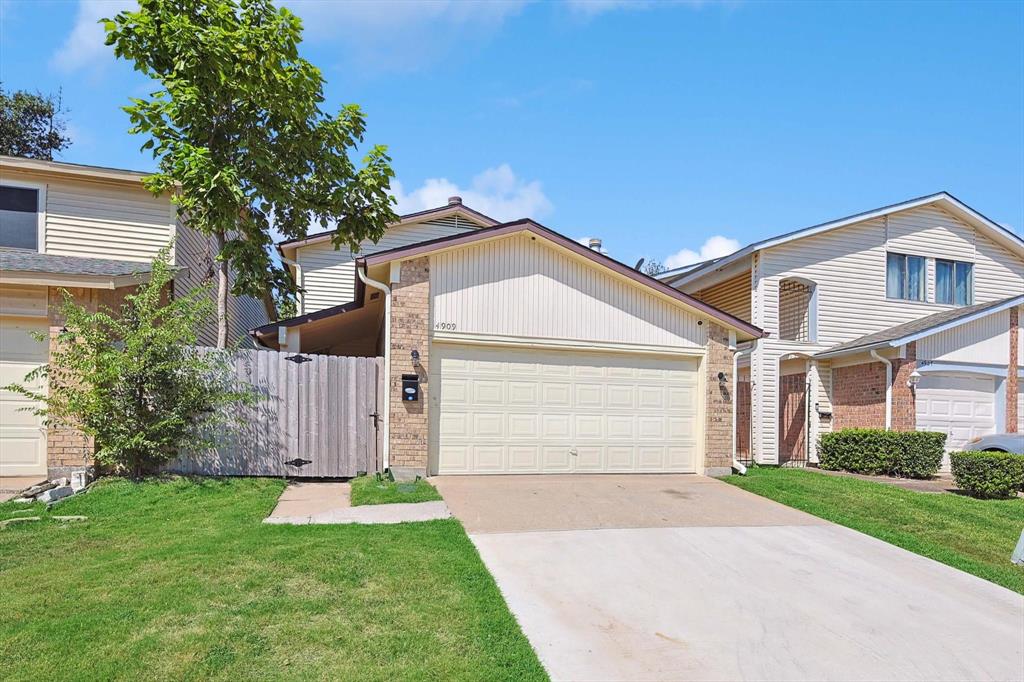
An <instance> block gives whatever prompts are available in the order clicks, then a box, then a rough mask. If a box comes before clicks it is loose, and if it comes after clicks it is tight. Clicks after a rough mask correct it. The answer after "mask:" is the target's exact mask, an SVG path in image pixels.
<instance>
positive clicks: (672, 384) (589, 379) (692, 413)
mask: <svg viewBox="0 0 1024 682" xmlns="http://www.w3.org/2000/svg"><path fill="white" fill-rule="evenodd" d="M453 356H454V357H453ZM432 357H434V358H435V362H436V363H437V364H436V365H435V368H437V369H438V371H439V372H440V374H441V380H440V381H439V384H440V386H441V390H440V392H439V393H440V395H438V396H436V400H437V401H438V403H437V407H438V409H439V412H440V415H439V416H438V417H437V421H436V422H435V423H436V424H437V428H438V434H437V439H436V442H437V446H436V448H437V455H436V456H437V460H436V461H437V469H438V471H439V472H440V473H502V472H515V473H571V472H574V471H575V472H594V473H597V472H606V471H607V472H612V471H616V472H633V471H652V472H653V471H694V470H695V469H696V466H697V459H698V456H697V455H698V453H699V449H698V448H697V445H696V439H695V437H694V434H695V433H696V431H697V414H696V409H695V405H696V402H697V389H696V387H697V381H696V375H695V373H694V371H695V369H696V368H697V367H698V364H697V363H696V362H694V361H692V360H689V359H687V360H680V359H678V358H667V357H654V356H643V357H638V356H630V355H625V354H607V355H604V354H592V353H577V352H570V351H518V350H503V349H502V350H500V349H488V348H468V347H466V348H464V347H456V346H449V345H446V344H438V346H437V347H435V348H434V350H433V351H432ZM453 360H455V362H453ZM480 369H484V370H486V371H484V372H482V373H481V372H479V371H478V370H480Z"/></svg>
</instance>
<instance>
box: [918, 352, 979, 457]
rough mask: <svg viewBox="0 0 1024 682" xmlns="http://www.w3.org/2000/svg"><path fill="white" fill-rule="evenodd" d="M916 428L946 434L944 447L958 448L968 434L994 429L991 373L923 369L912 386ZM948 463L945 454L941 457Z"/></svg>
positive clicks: (969, 437)
mask: <svg viewBox="0 0 1024 682" xmlns="http://www.w3.org/2000/svg"><path fill="white" fill-rule="evenodd" d="M916 393H917V396H916V400H915V403H914V404H915V408H916V410H917V428H918V430H919V431H935V432H939V433H945V434H946V450H947V451H953V450H959V449H962V448H963V446H964V445H966V444H967V442H968V441H970V440H971V439H972V438H977V437H978V436H983V435H986V434H989V433H994V432H995V381H994V379H993V378H992V377H985V376H977V375H966V374H959V375H958V374H953V373H940V372H934V373H931V372H929V373H925V374H924V376H922V377H921V380H920V382H919V383H918V385H917V388H916ZM943 467H944V468H948V467H949V458H948V457H947V458H945V460H944V461H943Z"/></svg>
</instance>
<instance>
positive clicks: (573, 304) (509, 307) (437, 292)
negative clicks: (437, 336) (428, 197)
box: [430, 234, 704, 349]
mask: <svg viewBox="0 0 1024 682" xmlns="http://www.w3.org/2000/svg"><path fill="white" fill-rule="evenodd" d="M430 290H431V293H432V301H433V302H432V315H433V317H432V322H433V325H434V328H435V329H439V328H440V329H443V330H444V332H445V336H448V337H450V336H453V335H470V336H473V335H483V336H502V337H517V338H527V339H554V340H559V341H565V340H568V341H578V342H582V343H586V342H597V343H612V344H628V345H631V346H637V345H642V346H659V347H675V348H679V347H683V348H688V349H689V348H693V349H698V348H701V347H703V345H704V327H702V326H699V325H698V324H697V322H698V318H697V316H696V315H693V314H691V313H689V312H688V311H686V310H684V309H682V308H680V306H678V305H676V304H674V303H671V302H670V301H667V300H665V299H664V298H662V297H661V296H659V295H657V294H656V293H654V292H653V291H649V290H646V288H645V287H642V286H640V285H638V284H635V283H631V282H627V281H624V280H622V279H620V278H618V277H615V276H613V275H612V274H611V273H609V272H608V271H606V270H604V269H603V268H600V267H599V266H596V265H594V264H592V263H588V262H586V261H583V260H581V259H579V258H577V257H573V256H570V255H569V254H567V253H566V252H564V251H561V250H560V249H557V248H556V247H553V246H551V245H549V244H547V243H546V242H545V241H543V240H541V239H533V238H531V235H527V234H517V235H512V236H509V237H505V238H502V239H496V240H494V241H488V242H482V243H479V244H475V245H472V246H467V247H465V248H461V249H456V250H452V251H447V252H442V253H439V254H435V255H434V256H432V257H431V267H430Z"/></svg>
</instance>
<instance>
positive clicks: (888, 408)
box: [871, 348, 892, 431]
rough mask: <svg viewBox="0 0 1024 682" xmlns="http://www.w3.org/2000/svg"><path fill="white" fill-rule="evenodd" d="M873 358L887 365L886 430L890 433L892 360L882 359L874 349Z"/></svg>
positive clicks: (872, 350) (872, 351)
mask: <svg viewBox="0 0 1024 682" xmlns="http://www.w3.org/2000/svg"><path fill="white" fill-rule="evenodd" d="M871 357H873V358H874V359H875V360H878V361H880V362H883V363H885V430H886V431H889V430H891V429H892V360H890V359H889V358H885V357H882V356H881V355H879V354H878V351H877V350H875V349H873V348H872V349H871Z"/></svg>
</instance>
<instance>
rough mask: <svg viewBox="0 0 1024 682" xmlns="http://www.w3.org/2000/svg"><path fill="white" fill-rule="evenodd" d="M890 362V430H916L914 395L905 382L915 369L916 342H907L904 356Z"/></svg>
mask: <svg viewBox="0 0 1024 682" xmlns="http://www.w3.org/2000/svg"><path fill="white" fill-rule="evenodd" d="M892 364H893V372H892V430H893V431H916V430H917V405H916V403H915V398H916V396H915V395H914V390H913V389H912V388H910V386H909V385H908V384H907V382H908V381H910V375H911V374H912V373H913V372H914V370H915V369H917V342H916V341H912V342H911V343H908V344H907V352H906V357H905V358H900V359H897V360H893V363H892Z"/></svg>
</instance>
